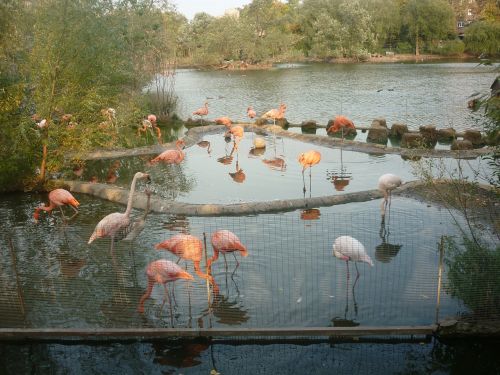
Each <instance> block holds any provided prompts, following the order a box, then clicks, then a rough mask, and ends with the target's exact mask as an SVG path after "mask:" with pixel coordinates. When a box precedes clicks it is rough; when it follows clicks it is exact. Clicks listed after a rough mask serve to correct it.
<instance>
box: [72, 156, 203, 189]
mask: <svg viewBox="0 0 500 375" xmlns="http://www.w3.org/2000/svg"><path fill="white" fill-rule="evenodd" d="M151 158H152V156H151V155H148V156H140V157H139V156H137V157H128V158H120V159H100V160H92V161H87V162H86V166H85V170H84V172H83V174H82V176H81V178H80V179H81V180H83V181H91V180H92V179H93V178H94V177H95V178H96V179H97V181H96V182H100V183H105V182H107V181H110V172H112V176H111V177H113V181H114V184H116V185H118V186H121V187H125V188H128V187H129V186H130V183H131V181H132V179H133V178H134V174H135V173H136V172H138V171H142V172H147V173H149V174H150V176H151V180H152V182H151V190H152V191H153V192H154V193H155V194H157V195H159V196H161V197H163V198H167V199H176V198H177V197H178V196H180V195H183V194H186V193H188V192H189V191H191V190H192V189H193V187H194V185H195V184H196V179H195V178H194V177H190V176H187V175H186V174H185V169H184V166H183V165H182V164H181V165H170V164H162V163H159V164H157V165H154V166H151V165H149V160H150V159H151ZM65 177H67V178H69V179H73V178H74V173H73V171H71V170H68V171H67V172H66V173H65Z"/></svg>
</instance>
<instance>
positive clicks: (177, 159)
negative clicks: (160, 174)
mask: <svg viewBox="0 0 500 375" xmlns="http://www.w3.org/2000/svg"><path fill="white" fill-rule="evenodd" d="M185 145H186V143H185V142H184V140H183V139H178V140H177V141H176V142H175V147H176V148H177V149H176V150H166V151H163V152H162V153H161V154H160V155H158V156H157V157H156V158H154V159H152V160H151V163H153V164H154V163H157V162H159V161H163V162H165V163H167V164H180V163H181V162H182V161H183V160H184V157H185V156H186V154H185V153H184V151H182V149H183V148H184V147H185ZM181 146H182V148H181Z"/></svg>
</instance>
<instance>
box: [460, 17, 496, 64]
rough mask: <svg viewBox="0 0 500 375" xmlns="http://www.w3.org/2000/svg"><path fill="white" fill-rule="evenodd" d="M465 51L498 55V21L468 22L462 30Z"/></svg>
mask: <svg viewBox="0 0 500 375" xmlns="http://www.w3.org/2000/svg"><path fill="white" fill-rule="evenodd" d="M464 42H465V48H466V50H467V51H469V52H471V53H474V54H476V55H480V54H486V55H490V56H493V57H494V56H499V55H500V21H493V22H490V21H479V22H474V23H472V24H470V25H469V26H468V27H467V28H466V29H465V32H464Z"/></svg>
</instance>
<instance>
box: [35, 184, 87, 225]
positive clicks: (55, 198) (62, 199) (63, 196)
mask: <svg viewBox="0 0 500 375" xmlns="http://www.w3.org/2000/svg"><path fill="white" fill-rule="evenodd" d="M49 203H50V204H49V205H48V206H46V205H45V204H44V203H42V204H41V205H40V206H38V207H37V208H36V209H35V213H34V214H33V218H34V219H35V223H38V220H39V218H40V210H43V211H46V212H48V213H49V214H50V213H51V212H52V210H53V209H54V208H56V207H59V210H61V214H62V216H63V219H64V220H65V221H66V216H64V212H63V209H62V206H65V205H68V206H70V207H71V208H72V209H73V210H74V211H75V214H74V215H73V216H72V217H70V219H72V218H73V217H74V216H75V215H76V214H78V210H77V208H78V206H79V205H80V203H79V202H78V201H77V200H76V199H75V197H74V196H73V195H72V194H71V193H70V192H69V191H67V190H65V189H55V190H52V191H51V192H50V193H49Z"/></svg>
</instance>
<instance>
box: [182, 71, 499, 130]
mask: <svg viewBox="0 0 500 375" xmlns="http://www.w3.org/2000/svg"><path fill="white" fill-rule="evenodd" d="M496 75H497V73H495V72H494V71H493V70H492V68H491V67H486V66H478V64H477V63H463V62H449V63H418V64H415V63H413V64H408V63H404V64H399V63H396V64H294V65H289V64H283V65H279V66H277V67H276V68H274V69H271V70H261V71H199V70H192V69H179V70H178V71H177V74H176V78H175V93H176V94H177V95H178V97H179V107H178V110H177V112H178V114H179V115H180V117H181V118H183V119H187V118H188V117H192V112H193V111H194V110H196V109H198V108H199V107H201V106H202V105H203V103H204V102H205V101H208V103H209V111H210V112H209V115H208V116H207V118H208V119H212V120H213V119H214V118H217V117H220V116H229V117H230V118H232V119H233V120H234V121H242V120H244V121H247V120H248V119H247V118H246V108H247V107H248V106H249V105H253V106H254V109H255V110H256V111H257V114H258V115H260V114H262V113H264V112H266V111H268V110H269V109H271V108H277V107H278V105H279V104H280V102H284V103H285V104H286V105H287V111H286V118H287V119H288V121H289V122H291V123H294V124H300V123H301V122H302V121H305V120H316V121H318V123H321V124H326V123H327V121H328V120H329V119H331V118H333V117H334V116H335V115H336V114H344V115H346V116H348V117H350V118H351V119H352V120H353V121H354V123H355V124H356V125H358V126H369V125H370V123H371V121H372V120H373V119H374V118H376V117H385V118H386V119H387V123H388V125H389V126H390V125H392V124H393V123H394V122H403V123H406V124H408V125H409V127H410V129H418V127H419V126H420V125H427V124H435V125H436V126H437V127H438V128H444V127H450V126H452V127H454V128H455V129H457V130H463V129H467V128H471V127H477V126H480V125H478V123H477V122H478V119H479V115H478V114H477V113H474V112H471V111H470V110H469V109H468V108H467V101H468V100H470V98H469V97H470V96H471V95H473V94H474V93H476V92H481V93H488V94H489V92H490V89H489V88H490V85H491V84H492V82H493V80H494V79H495V77H496Z"/></svg>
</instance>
